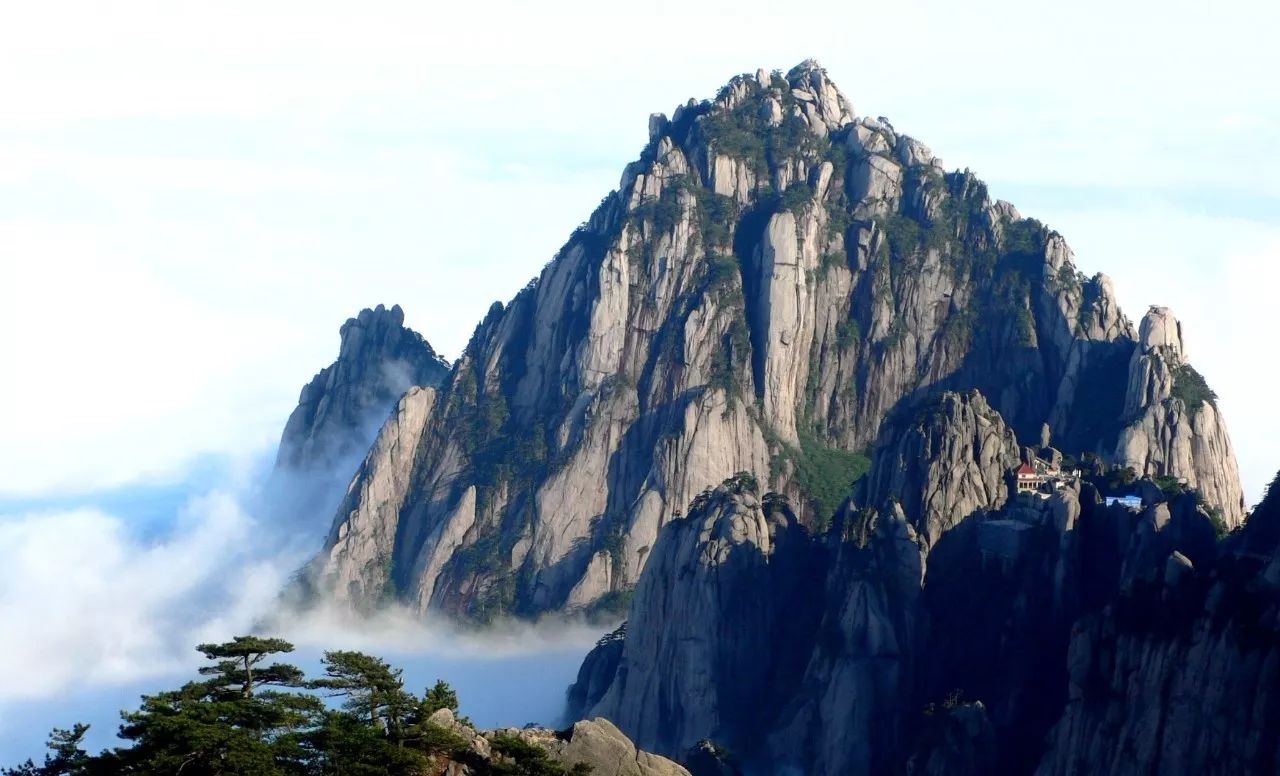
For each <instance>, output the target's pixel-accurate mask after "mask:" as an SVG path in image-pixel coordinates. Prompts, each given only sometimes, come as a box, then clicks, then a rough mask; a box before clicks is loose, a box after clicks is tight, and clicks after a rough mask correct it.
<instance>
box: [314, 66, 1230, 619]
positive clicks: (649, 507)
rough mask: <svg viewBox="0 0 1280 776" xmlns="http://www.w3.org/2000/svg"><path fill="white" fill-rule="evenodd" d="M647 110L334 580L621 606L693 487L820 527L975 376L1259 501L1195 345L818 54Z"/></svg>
mask: <svg viewBox="0 0 1280 776" xmlns="http://www.w3.org/2000/svg"><path fill="white" fill-rule="evenodd" d="M649 131H650V132H649V134H650V137H649V142H648V143H647V145H646V146H645V149H644V150H643V152H642V153H641V155H640V158H639V160H637V161H635V162H632V163H631V164H629V165H627V167H626V169H625V170H624V172H623V175H622V178H621V182H620V187H619V189H618V190H616V191H615V192H613V193H611V194H610V195H608V196H606V197H605V199H604V200H602V202H601V204H600V206H599V207H597V208H596V210H595V211H594V212H593V213H592V215H591V216H590V218H589V219H588V220H587V221H586V222H585V223H584V224H583V225H582V226H581V227H579V228H578V229H577V230H576V231H575V232H574V233H573V235H572V236H571V237H570V239H569V241H568V242H567V243H566V244H565V246H564V247H563V248H562V249H561V250H560V251H559V252H558V253H557V255H556V257H555V258H554V259H553V260H552V261H551V262H550V263H549V264H548V265H547V266H546V267H545V268H544V270H543V272H542V273H541V275H540V276H539V277H538V278H536V279H535V280H534V281H532V282H531V283H530V284H529V285H528V286H526V288H525V289H524V290H522V291H521V292H520V293H519V294H517V295H516V297H515V298H514V299H513V300H512V301H511V302H510V303H509V304H506V305H503V304H500V303H495V305H494V306H493V307H492V308H491V309H490V312H489V314H488V315H486V317H485V319H484V320H483V321H482V322H481V323H480V325H479V326H477V328H476V331H475V333H474V334H473V336H472V338H471V341H470V342H469V344H468V345H467V347H466V349H465V350H464V353H463V355H462V356H461V357H460V358H459V360H458V362H457V363H456V364H455V365H454V367H453V369H452V370H451V372H450V373H449V375H448V377H447V378H446V380H445V382H444V383H443V385H442V386H441V387H440V389H439V392H438V393H437V394H436V397H435V399H434V400H433V402H432V407H431V410H430V412H429V413H427V414H428V417H426V419H425V421H424V422H423V424H422V430H421V432H420V433H419V436H420V442H419V443H418V444H417V448H416V450H417V452H416V454H415V457H414V460H413V462H412V465H411V466H407V467H406V466H405V465H404V462H403V461H401V462H400V463H399V464H397V466H399V467H400V468H401V469H405V471H403V472H401V473H399V474H397V475H396V479H397V481H399V482H402V483H403V486H402V487H400V488H399V489H398V491H397V493H396V494H393V496H391V497H390V498H375V499H372V500H370V499H365V500H359V499H357V501H356V502H354V503H351V504H348V505H347V506H344V510H345V511H344V512H343V513H340V514H339V515H338V516H337V518H336V521H337V524H336V525H335V528H334V531H333V532H332V533H331V537H330V542H329V545H328V546H327V547H326V551H325V552H326V554H328V556H329V558H330V560H329V561H324V562H321V563H319V564H318V566H317V569H316V571H317V574H318V578H319V579H321V580H322V582H323V580H344V579H345V580H351V579H353V578H355V577H357V576H360V575H361V574H364V573H365V572H363V571H357V570H355V569H356V567H358V568H359V569H369V568H380V569H383V571H381V572H377V573H376V574H375V576H376V575H378V574H380V575H381V576H382V577H383V580H382V582H381V583H375V584H371V585H369V586H368V587H369V589H371V590H372V589H375V588H376V589H393V590H395V591H396V597H397V598H398V599H399V600H401V601H403V602H405V603H407V604H409V605H410V606H411V607H414V608H416V609H417V610H419V611H423V612H425V611H428V610H436V611H441V612H444V613H447V614H449V615H452V616H460V617H464V618H474V619H481V620H483V619H488V618H491V617H494V616H501V615H516V616H536V615H537V614H539V613H541V612H546V611H551V610H587V611H592V610H597V609H600V608H601V607H603V608H608V609H615V610H617V609H620V608H621V607H622V605H624V604H625V601H626V597H627V596H628V595H629V594H630V591H631V589H632V588H633V587H634V584H635V582H636V580H638V579H639V576H640V573H641V570H642V569H643V567H644V565H645V562H646V557H647V555H648V554H649V552H650V551H651V549H652V547H653V546H654V543H655V541H656V539H657V537H658V534H659V531H660V529H661V527H662V526H663V525H664V524H665V523H666V522H668V521H669V519H670V518H671V516H672V515H674V514H677V513H680V512H682V511H683V509H684V508H685V506H686V505H687V504H688V503H689V502H690V501H691V500H692V499H693V497H694V496H696V495H697V494H698V493H699V492H700V491H701V490H702V489H704V488H706V487H708V486H709V485H713V484H715V483H717V482H719V481H721V480H722V479H724V478H725V477H728V476H731V475H732V474H733V473H734V472H737V471H751V472H755V473H756V474H757V475H758V476H760V477H765V476H766V473H767V476H768V480H769V484H770V486H771V487H774V488H776V489H777V490H779V491H780V492H783V493H786V494H787V495H788V496H789V497H791V498H792V500H793V502H794V503H795V504H796V512H797V515H798V517H799V518H800V519H801V521H802V522H804V523H806V524H807V525H811V526H814V527H818V526H821V525H822V524H824V523H825V522H827V521H829V520H830V517H831V515H830V510H831V507H832V506H833V504H832V502H831V500H830V498H827V499H823V498H818V494H819V492H822V493H839V492H841V491H843V492H844V493H848V492H850V491H851V490H852V488H851V486H852V482H853V480H854V479H856V477H857V476H858V475H859V474H860V473H861V470H862V469H863V468H864V467H865V464H864V463H861V462H860V460H859V459H858V458H857V454H860V453H865V452H869V451H870V450H871V448H872V447H873V445H875V444H876V443H877V439H878V438H879V437H880V435H881V430H882V428H881V427H882V424H883V422H884V421H885V420H886V419H887V418H889V417H891V416H892V415H894V414H895V413H897V412H910V411H911V408H912V407H913V406H915V405H917V404H919V403H921V402H927V401H928V399H929V397H931V396H936V395H937V394H939V393H941V392H943V391H946V390H962V391H964V390H978V391H980V392H981V393H982V394H983V396H985V397H986V398H987V400H988V401H989V402H990V403H991V406H992V408H993V409H994V410H996V411H998V412H999V414H1000V415H1001V416H1002V417H1003V418H1004V420H1005V422H1006V423H1008V425H1009V426H1010V428H1011V429H1013V431H1014V432H1015V433H1016V435H1017V437H1018V439H1021V440H1025V441H1030V440H1033V439H1036V440H1040V441H1042V442H1043V443H1044V444H1042V445H1041V446H1048V444H1049V442H1050V441H1052V442H1053V444H1055V445H1057V446H1058V447H1060V448H1062V449H1063V450H1064V451H1066V452H1068V453H1070V454H1072V455H1074V456H1080V455H1091V456H1095V457H1097V458H1099V459H1101V460H1104V461H1106V462H1107V463H1108V464H1119V465H1121V466H1131V467H1133V468H1134V469H1135V473H1136V474H1137V475H1139V476H1141V475H1150V476H1161V477H1171V478H1173V479H1175V480H1176V479H1185V480H1186V481H1187V482H1188V483H1189V484H1190V485H1191V486H1192V487H1195V486H1199V485H1200V484H1201V483H1202V482H1203V483H1205V486H1204V487H1205V490H1206V496H1210V497H1212V498H1213V499H1214V500H1215V503H1214V506H1216V507H1217V508H1218V509H1219V510H1220V512H1221V518H1222V520H1223V521H1224V522H1225V523H1226V524H1227V525H1228V526H1230V525H1235V524H1238V523H1239V522H1240V520H1241V519H1242V518H1243V501H1242V498H1241V497H1240V486H1239V478H1238V474H1237V473H1235V462H1234V454H1233V453H1232V452H1231V449H1230V442H1229V438H1228V437H1227V434H1226V431H1225V426H1224V425H1223V424H1222V421H1221V416H1220V415H1218V414H1217V412H1216V409H1215V408H1214V407H1213V404H1212V402H1201V403H1200V404H1198V405H1196V406H1192V404H1191V403H1190V402H1187V401H1184V400H1183V399H1181V398H1179V397H1178V396H1176V395H1175V393H1177V392H1176V391H1175V387H1176V386H1175V381H1174V380H1173V379H1170V378H1169V376H1170V375H1173V374H1174V373H1175V372H1177V370H1180V369H1183V368H1184V367H1185V366H1186V365H1185V364H1183V362H1182V360H1181V356H1180V355H1179V356H1177V357H1176V358H1175V357H1174V356H1173V355H1171V354H1172V351H1169V352H1165V351H1161V350H1159V348H1156V349H1155V350H1152V351H1151V352H1147V350H1148V349H1149V348H1146V346H1145V345H1144V346H1143V347H1140V346H1139V343H1140V340H1145V338H1146V334H1147V333H1149V331H1148V328H1149V327H1147V326H1145V324H1144V327H1143V329H1142V331H1135V328H1134V327H1133V325H1132V324H1131V323H1130V322H1129V320H1128V319H1127V318H1125V317H1124V315H1123V314H1122V313H1121V312H1120V310H1119V308H1118V306H1117V305H1116V303H1115V298H1114V290H1113V289H1112V287H1111V282H1110V280H1109V279H1108V278H1106V276H1105V275H1101V274H1099V275H1096V276H1094V277H1092V278H1086V277H1084V276H1083V275H1081V274H1080V273H1079V272H1078V271H1077V270H1076V269H1075V265H1074V261H1073V257H1072V254H1071V251H1070V249H1069V248H1068V247H1067V245H1066V243H1065V241H1063V239H1062V238H1061V236H1060V235H1058V234H1057V233H1056V232H1053V231H1051V230H1048V229H1046V228H1045V227H1043V225H1041V224H1040V223H1039V222H1037V221H1034V220H1032V219H1025V218H1022V217H1021V215H1020V214H1019V213H1018V212H1017V210H1016V209H1015V208H1014V207H1013V206H1012V205H1009V204H1008V203H1003V202H993V201H991V200H990V198H989V197H988V195H987V192H986V187H985V185H984V184H982V183H981V181H979V180H978V179H977V178H976V177H975V176H973V175H972V174H971V173H969V172H968V171H964V172H953V173H946V172H944V171H943V169H942V166H941V163H940V162H939V161H938V160H937V159H936V158H935V157H934V156H933V155H932V153H931V152H930V151H929V150H928V148H927V147H926V146H924V145H923V144H922V143H920V142H919V141H916V140H914V139H912V138H910V137H908V136H906V135H901V134H899V133H897V132H896V131H895V130H894V129H893V127H892V125H891V124H889V123H888V122H887V121H883V120H879V119H867V118H856V117H855V116H854V114H853V111H852V107H851V103H850V102H849V101H848V100H847V99H846V98H845V97H844V96H843V95H842V94H841V93H840V91H839V89H838V88H837V87H835V85H834V84H833V83H832V82H831V81H830V79H829V78H828V76H827V74H826V72H825V71H824V70H823V69H822V68H821V67H820V66H818V65H817V64H816V63H814V62H812V61H806V62H805V63H802V64H801V65H800V66H798V67H796V68H794V69H792V71H790V72H789V73H787V74H785V75H783V74H782V73H780V72H774V73H766V72H764V71H759V72H757V73H756V74H755V75H754V76H753V75H742V76H737V77H735V78H734V79H732V80H731V81H730V82H729V83H728V84H727V85H726V86H725V87H724V88H722V89H721V90H720V92H719V93H718V95H717V97H716V99H715V100H713V101H704V102H701V103H698V102H695V101H690V102H689V103H686V104H684V105H682V106H680V107H678V108H677V110H676V111H675V112H674V113H673V114H672V116H671V117H670V118H669V119H668V118H667V117H665V116H662V115H661V114H657V115H655V116H654V117H652V118H651V119H650V122H649ZM1154 325H1155V324H1152V326H1154ZM1152 330H1154V329H1152ZM1165 330H1167V327H1166V328H1165V329H1161V331H1165ZM1140 350H1141V351H1142V352H1139V351H1140ZM1171 359H1172V360H1171ZM1131 373H1132V375H1131ZM1148 373H1150V374H1151V375H1153V376H1154V377H1152V378H1151V379H1152V380H1154V381H1155V383H1154V384H1153V386H1147V385H1146V384H1145V383H1144V382H1143V381H1144V379H1145V378H1143V375H1146V374H1148ZM1179 373H1180V372H1179ZM1131 376H1132V378H1133V379H1132V380H1131ZM1139 392H1143V396H1144V397H1145V398H1139V397H1138V393H1139ZM1175 403H1176V404H1177V406H1178V407H1180V409H1176V411H1175V409H1174V404H1175ZM1086 408H1087V409H1086ZM1126 408H1127V409H1128V410H1129V412H1128V413H1126V412H1125V410H1126ZM1134 426H1138V428H1137V430H1133V428H1134ZM1122 434H1125V435H1126V436H1125V437H1124V439H1123V441H1122V440H1121V435H1122ZM1202 438H1203V439H1212V440H1214V444H1213V445H1210V446H1209V447H1207V448H1206V447H1205V446H1202V445H1197V444H1196V443H1195V440H1197V439H1202ZM1135 440H1136V441H1135ZM1140 442H1145V446H1144V445H1143V444H1139V443H1140ZM842 454H848V457H846V458H841V455H842ZM384 465H390V462H389V461H386V460H382V461H379V460H377V459H376V456H375V458H374V459H370V460H367V461H366V464H365V466H364V467H362V471H363V472H365V473H366V475H365V476H374V475H373V474H372V472H374V471H375V470H377V469H379V467H380V466H384ZM361 487H362V486H361V485H360V484H358V483H357V484H353V486H352V492H357V491H359V490H360V488H361ZM378 514H381V515H382V516H381V517H377V516H376V515H378ZM344 523H345V524H346V525H347V528H346V529H344V528H343V527H342V524H344ZM392 524H394V527H393V526H392ZM358 526H364V528H358ZM344 531H345V532H344ZM362 531H370V532H374V533H380V534H381V535H383V536H390V535H394V536H395V539H394V541H393V542H392V549H391V551H390V553H389V554H388V553H387V551H386V550H385V549H380V550H377V551H376V554H377V557H372V556H370V555H369V554H368V553H367V552H366V553H364V554H361V553H359V552H358V553H355V554H349V553H347V554H341V557H336V556H334V555H333V554H332V548H333V546H334V542H335V541H336V538H335V537H338V536H339V535H342V536H344V537H353V538H352V539H350V540H349V543H354V544H353V546H356V545H359V546H368V547H374V546H377V547H385V542H382V543H381V544H379V543H378V542H372V543H370V542H364V541H362V540H360V539H359V534H360V533H361V532H362ZM323 586H324V585H323V584H322V585H321V587H323ZM373 603H374V601H372V600H370V599H368V598H367V597H363V598H362V597H360V596H357V598H356V599H354V600H352V601H351V604H352V605H354V606H356V607H357V608H362V607H369V606H371V605H372V604H373Z"/></svg>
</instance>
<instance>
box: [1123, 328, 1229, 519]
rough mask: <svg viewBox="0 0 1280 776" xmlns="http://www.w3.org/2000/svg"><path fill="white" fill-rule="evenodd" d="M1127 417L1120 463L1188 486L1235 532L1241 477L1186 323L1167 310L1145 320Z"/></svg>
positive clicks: (1128, 394) (1133, 362) (1127, 400)
mask: <svg viewBox="0 0 1280 776" xmlns="http://www.w3.org/2000/svg"><path fill="white" fill-rule="evenodd" d="M1124 417H1125V419H1126V420H1127V421H1128V425H1127V426H1126V427H1125V429H1124V431H1123V432H1121V434H1120V439H1119V442H1118V443H1117V445H1116V452H1115V462H1116V463H1117V464H1118V465H1120V466H1129V467H1132V468H1133V470H1134V471H1135V472H1137V473H1138V474H1139V475H1141V476H1149V477H1170V478H1173V479H1178V480H1184V481H1185V482H1186V483H1187V485H1188V486H1189V487H1192V488H1195V489H1196V490H1198V491H1199V492H1200V494H1201V495H1202V496H1204V499H1205V501H1206V502H1207V503H1208V504H1209V505H1210V506H1211V507H1212V508H1214V509H1217V510H1218V511H1219V512H1220V514H1221V517H1222V519H1223V520H1224V522H1225V523H1226V525H1227V526H1228V527H1235V526H1237V525H1239V524H1240V522H1241V521H1242V520H1244V496H1243V493H1242V492H1241V488H1240V473H1239V471H1238V470H1237V468H1236V457H1235V453H1234V452H1233V451H1232V448H1231V439H1230V437H1228V436H1227V427H1226V424H1225V423H1224V422H1223V420H1222V416H1221V415H1220V414H1218V409H1217V397H1216V396H1215V395H1214V393H1213V391H1212V390H1210V389H1209V386H1208V385H1207V384H1206V383H1205V380H1204V378H1203V377H1201V376H1200V373H1199V372H1197V371H1196V370H1195V369H1194V368H1193V367H1192V366H1191V365H1190V363H1188V362H1187V355H1186V346H1185V345H1184V344H1183V340H1182V325H1181V324H1180V323H1178V321H1177V319H1175V318H1174V317H1173V313H1172V312H1170V311H1169V309H1168V308H1166V307H1152V308H1151V309H1150V310H1148V311H1147V314H1146V316H1144V317H1143V319H1142V326H1141V333H1140V335H1139V341H1138V347H1137V348H1135V349H1134V351H1133V356H1132V358H1131V360H1130V361H1129V382H1128V388H1127V390H1126V392H1125V405H1124Z"/></svg>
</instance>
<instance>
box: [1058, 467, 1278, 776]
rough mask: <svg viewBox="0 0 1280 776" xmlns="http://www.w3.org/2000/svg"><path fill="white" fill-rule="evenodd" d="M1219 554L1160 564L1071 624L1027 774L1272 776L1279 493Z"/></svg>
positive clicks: (1178, 556)
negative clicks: (1053, 700)
mask: <svg viewBox="0 0 1280 776" xmlns="http://www.w3.org/2000/svg"><path fill="white" fill-rule="evenodd" d="M1151 517H1152V518H1154V519H1152V520H1150V521H1149V522H1148V525H1149V528H1148V531H1147V533H1148V534H1149V535H1150V534H1154V533H1163V532H1165V531H1168V530H1170V526H1171V524H1170V523H1169V522H1167V521H1168V517H1169V516H1168V514H1167V513H1166V514H1164V515H1162V516H1161V515H1152V516H1151ZM1162 523H1163V524H1162ZM1223 549H1224V551H1223V552H1222V553H1221V555H1220V557H1216V558H1215V557H1213V556H1212V555H1210V556H1208V557H1206V558H1204V559H1202V560H1200V561H1199V562H1196V561H1193V560H1192V558H1189V557H1188V556H1187V555H1184V554H1183V553H1181V552H1177V551H1174V552H1171V553H1166V554H1165V555H1164V556H1163V557H1164V558H1167V560H1165V562H1164V564H1163V566H1162V567H1159V568H1157V569H1149V571H1151V572H1158V573H1148V574H1146V575H1144V578H1141V579H1138V580H1136V582H1135V584H1133V585H1131V586H1130V588H1129V589H1128V590H1127V591H1126V592H1125V594H1124V595H1122V596H1121V597H1120V598H1119V599H1118V600H1116V601H1115V602H1114V603H1111V604H1110V605H1108V606H1107V608H1106V609H1105V610H1104V611H1102V612H1101V613H1098V614H1096V615H1094V616H1091V617H1088V618H1086V619H1083V620H1081V622H1080V623H1079V624H1078V625H1077V627H1076V629H1075V631H1074V632H1073V634H1072V637H1071V648H1070V653H1069V657H1068V662H1067V667H1068V670H1069V672H1070V680H1069V698H1070V700H1069V702H1068V704H1067V707H1066V712H1065V713H1064V714H1063V716H1062V719H1061V721H1059V722H1058V724H1057V725H1056V727H1055V728H1054V729H1053V732H1052V735H1051V737H1050V739H1049V752H1048V753H1047V755H1046V756H1045V757H1044V760H1043V762H1042V763H1041V764H1040V768H1039V770H1038V771H1037V772H1038V773H1040V774H1046V775H1049V774H1086V773H1112V774H1120V775H1121V776H1124V775H1126V774H1147V773H1160V774H1174V776H1177V775H1178V774H1237V773H1259V774H1261V773H1280V736H1277V735H1276V733H1277V731H1278V730H1280V487H1277V486H1276V485H1275V484H1274V483H1273V484H1272V486H1271V488H1270V490H1269V492H1268V495H1267V497H1266V499H1265V500H1264V501H1263V503H1262V504H1260V505H1259V506H1258V508H1257V509H1256V510H1255V511H1254V513H1253V515H1252V516H1251V517H1250V520H1249V522H1248V524H1247V525H1246V526H1245V527H1244V529H1243V531H1241V532H1239V533H1238V534H1234V535H1233V536H1232V537H1231V538H1230V539H1228V540H1227V541H1226V542H1225V543H1224V548H1223Z"/></svg>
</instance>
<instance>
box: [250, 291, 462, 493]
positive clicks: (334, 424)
mask: <svg viewBox="0 0 1280 776" xmlns="http://www.w3.org/2000/svg"><path fill="white" fill-rule="evenodd" d="M341 337H342V344H341V346H340V348H339V350H338V358H337V360H336V361H334V362H333V363H332V364H330V365H329V366H327V367H325V368H324V369H322V370H320V372H319V374H317V375H316V376H315V377H313V378H312V379H311V382H309V383H307V384H306V385H305V386H304V387H303V389H302V394H301V395H300V396H299V397H298V406H297V408H295V409H294V411H293V413H292V414H291V415H290V416H289V421H288V422H287V423H286V424H285V428H284V435H283V436H282V437H281V439H280V450H279V452H278V453H277V458H276V466H277V467H278V468H283V469H302V470H320V469H327V468H330V467H332V466H334V465H335V464H337V463H338V462H340V461H343V460H345V459H348V458H350V457H351V456H352V455H361V454H363V453H364V451H366V450H368V449H369V444H370V443H371V442H372V441H373V437H374V433H376V431H377V428H378V426H379V425H380V424H381V423H382V421H383V419H384V418H386V415H387V412H388V411H390V409H391V408H392V407H394V406H395V403H396V400H397V399H399V398H400V395H401V394H403V393H404V392H405V391H406V390H408V389H409V388H410V387H411V386H415V385H438V384H440V382H441V381H442V380H443V379H444V377H445V375H446V374H448V371H449V365H448V364H446V363H445V362H444V361H443V360H441V359H440V357H439V356H437V355H436V353H435V351H434V350H432V349H431V345H429V344H428V343H427V341H426V340H424V339H423V338H422V336H421V335H420V334H418V333H417V332H415V331H413V330H412V329H406V328H405V327H404V311H403V310H401V309H400V305H395V306H393V307H392V308H391V309H389V310H388V309H387V308H385V307H383V306H382V305H378V306H377V307H376V308H374V309H372V310H369V309H365V310H361V311H360V314H359V315H357V316H356V317H355V318H350V319H348V320H347V322H346V323H344V324H342V329H341Z"/></svg>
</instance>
